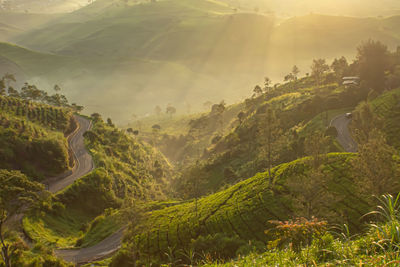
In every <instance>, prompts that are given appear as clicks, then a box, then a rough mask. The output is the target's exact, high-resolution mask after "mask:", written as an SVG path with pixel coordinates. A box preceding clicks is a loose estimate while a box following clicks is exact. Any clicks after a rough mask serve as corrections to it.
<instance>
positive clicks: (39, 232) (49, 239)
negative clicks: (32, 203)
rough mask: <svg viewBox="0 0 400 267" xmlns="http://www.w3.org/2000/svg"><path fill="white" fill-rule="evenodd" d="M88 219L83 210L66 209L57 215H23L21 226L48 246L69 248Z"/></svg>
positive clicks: (37, 240)
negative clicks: (38, 216)
mask: <svg viewBox="0 0 400 267" xmlns="http://www.w3.org/2000/svg"><path fill="white" fill-rule="evenodd" d="M90 221H91V217H90V216H89V215H88V214H86V213H85V212H82V211H80V210H76V209H67V210H66V211H64V212H63V213H62V214H57V215H52V214H46V215H45V216H43V217H40V218H37V217H25V218H24V220H23V227H24V230H25V232H26V233H27V234H28V235H29V237H30V238H31V239H33V240H34V241H35V242H39V243H42V244H45V245H46V246H49V247H57V248H69V247H74V246H75V244H76V242H77V240H78V239H79V238H81V236H82V234H83V232H84V231H85V227H86V225H88V224H89V223H90Z"/></svg>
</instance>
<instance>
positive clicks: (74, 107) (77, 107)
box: [71, 103, 85, 112]
mask: <svg viewBox="0 0 400 267" xmlns="http://www.w3.org/2000/svg"><path fill="white" fill-rule="evenodd" d="M71 107H72V108H73V109H74V110H75V111H76V112H82V110H83V109H84V108H85V107H84V106H80V105H77V104H76V103H72V104H71Z"/></svg>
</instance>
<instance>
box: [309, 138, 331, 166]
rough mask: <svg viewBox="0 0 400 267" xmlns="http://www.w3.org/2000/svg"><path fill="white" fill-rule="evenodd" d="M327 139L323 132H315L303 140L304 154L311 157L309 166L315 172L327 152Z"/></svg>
mask: <svg viewBox="0 0 400 267" xmlns="http://www.w3.org/2000/svg"><path fill="white" fill-rule="evenodd" d="M328 142H329V138H328V137H327V136H325V135H324V133H323V132H320V131H317V132H315V133H313V134H312V135H310V136H309V137H308V138H307V139H306V140H305V143H304V145H305V147H304V150H305V153H306V155H307V156H310V157H311V166H312V167H313V169H314V170H317V169H318V168H319V167H320V166H321V164H322V162H323V161H324V155H325V154H326V153H327V152H328Z"/></svg>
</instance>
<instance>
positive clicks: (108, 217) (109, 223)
mask: <svg viewBox="0 0 400 267" xmlns="http://www.w3.org/2000/svg"><path fill="white" fill-rule="evenodd" d="M121 227H122V222H121V220H120V218H119V214H118V212H117V211H114V212H107V211H106V212H105V214H102V215H100V216H97V217H96V218H95V219H94V220H93V221H91V222H90V226H89V229H88V230H87V232H86V233H85V234H84V235H83V236H82V237H81V238H80V240H79V241H78V242H79V244H80V247H90V246H93V245H95V244H97V243H99V242H100V241H102V240H104V239H105V238H106V237H108V236H110V235H111V234H113V233H115V232H116V231H118V230H119V229H120V228H121Z"/></svg>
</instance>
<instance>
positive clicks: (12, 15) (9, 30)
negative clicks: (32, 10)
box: [0, 11, 59, 41]
mask: <svg viewBox="0 0 400 267" xmlns="http://www.w3.org/2000/svg"><path fill="white" fill-rule="evenodd" d="M58 16H59V15H57V14H26V13H16V12H3V11H0V41H8V40H10V39H12V38H13V37H15V36H17V35H20V34H22V33H23V32H26V31H29V30H33V29H37V28H38V27H40V26H43V25H45V24H46V23H47V22H49V21H51V20H53V19H55V18H57V17H58Z"/></svg>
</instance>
